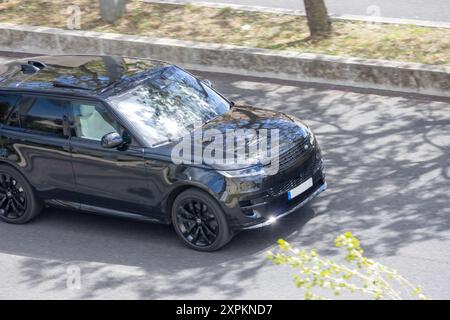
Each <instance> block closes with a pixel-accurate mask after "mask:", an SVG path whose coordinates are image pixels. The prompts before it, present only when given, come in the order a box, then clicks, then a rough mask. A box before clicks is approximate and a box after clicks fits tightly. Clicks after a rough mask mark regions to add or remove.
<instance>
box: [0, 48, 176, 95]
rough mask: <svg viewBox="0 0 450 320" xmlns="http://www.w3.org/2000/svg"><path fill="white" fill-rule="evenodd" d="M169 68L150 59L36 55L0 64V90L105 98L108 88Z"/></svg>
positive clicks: (165, 64)
mask: <svg viewBox="0 0 450 320" xmlns="http://www.w3.org/2000/svg"><path fill="white" fill-rule="evenodd" d="M165 66H169V64H167V63H165V62H162V61H159V60H152V59H142V58H132V57H120V56H98V55H59V56H38V57H33V58H25V59H19V60H14V61H11V62H9V63H6V64H3V65H0V89H13V90H27V91H40V92H42V91H49V92H52V93H63V94H75V95H88V96H100V95H101V96H103V97H105V96H107V95H108V94H107V92H108V91H111V92H112V91H114V90H110V89H111V88H114V87H117V86H121V85H122V84H125V83H127V86H129V85H130V82H131V84H132V82H133V81H134V79H136V81H137V80H138V79H139V78H141V77H139V75H142V74H146V73H147V72H151V71H152V70H156V69H159V68H163V67H165Z"/></svg>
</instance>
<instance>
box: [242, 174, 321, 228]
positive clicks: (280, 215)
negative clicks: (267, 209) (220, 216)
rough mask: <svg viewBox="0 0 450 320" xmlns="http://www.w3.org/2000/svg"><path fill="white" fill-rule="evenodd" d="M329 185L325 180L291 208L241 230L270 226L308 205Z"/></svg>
mask: <svg viewBox="0 0 450 320" xmlns="http://www.w3.org/2000/svg"><path fill="white" fill-rule="evenodd" d="M327 187H328V185H327V183H326V182H323V183H322V185H320V186H319V188H318V189H317V190H316V191H314V192H313V193H312V194H311V195H309V196H307V198H306V199H304V200H302V201H301V202H300V203H298V204H296V205H294V206H293V207H291V208H290V209H288V210H287V211H285V212H283V213H281V214H278V215H277V216H272V217H270V218H269V219H266V221H264V222H261V223H258V224H255V225H251V226H248V227H246V226H242V227H241V228H240V229H241V230H250V229H258V228H263V227H266V226H269V225H271V224H273V223H275V222H276V221H277V220H279V219H281V218H283V217H285V216H287V215H289V214H291V213H293V212H294V211H296V210H298V209H300V208H301V207H303V206H304V205H306V204H307V203H309V202H310V201H311V200H313V199H314V198H315V197H317V196H318V195H319V194H321V193H322V192H324V191H325V190H326V189H327Z"/></svg>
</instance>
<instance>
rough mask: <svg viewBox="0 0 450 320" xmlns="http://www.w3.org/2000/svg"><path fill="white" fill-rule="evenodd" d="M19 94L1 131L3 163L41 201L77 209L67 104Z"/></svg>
mask: <svg viewBox="0 0 450 320" xmlns="http://www.w3.org/2000/svg"><path fill="white" fill-rule="evenodd" d="M16 94H17V95H19V99H18V102H17V105H16V107H15V109H14V110H11V112H10V113H11V114H10V115H9V116H8V119H7V120H6V122H5V123H4V124H3V125H2V127H1V130H0V132H1V133H0V136H1V139H0V140H1V143H2V150H1V157H2V160H3V161H5V162H9V163H11V164H12V165H14V166H16V167H17V168H19V170H20V171H21V172H22V173H23V174H24V175H25V177H26V178H27V179H28V181H29V182H30V183H31V184H32V185H33V186H34V188H35V189H36V191H37V193H38V196H39V197H41V198H43V199H46V200H52V201H56V202H61V201H65V202H66V203H67V204H69V203H72V204H73V205H76V194H75V191H76V190H75V179H74V174H73V170H72V163H71V152H70V145H69V131H68V126H67V121H66V120H67V115H68V114H67V112H68V108H67V101H65V100H63V99H59V98H56V97H50V96H35V95H31V94H18V93H16Z"/></svg>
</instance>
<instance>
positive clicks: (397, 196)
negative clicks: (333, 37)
mask: <svg viewBox="0 0 450 320" xmlns="http://www.w3.org/2000/svg"><path fill="white" fill-rule="evenodd" d="M203 76H206V77H207V78H209V79H211V80H212V81H213V82H214V83H215V85H216V87H217V88H218V89H219V90H220V91H222V92H223V93H225V94H226V95H227V96H229V97H232V98H233V99H235V100H244V101H247V102H249V103H252V104H254V105H257V106H261V107H266V108H271V109H274V110H279V111H284V112H288V113H291V114H294V115H296V116H298V117H300V118H302V119H305V120H306V121H307V122H308V123H309V124H310V125H311V126H312V128H313V129H314V131H315V132H316V134H317V137H318V140H319V142H320V143H321V145H322V149H323V152H324V158H325V161H326V167H327V175H328V183H329V190H328V191H327V192H325V193H323V194H322V195H321V196H319V198H317V199H316V200H315V201H314V202H313V203H312V204H311V205H310V206H308V207H305V208H303V209H302V210H300V211H298V212H296V213H294V214H292V215H290V216H288V217H286V218H285V219H282V220H280V221H279V222H277V224H276V225H274V226H271V227H268V228H265V229H260V230H253V231H248V232H243V233H241V234H239V235H238V236H236V237H235V238H234V240H233V241H232V242H231V243H230V244H229V245H228V246H226V247H225V248H224V249H223V250H222V251H219V252H216V253H199V252H195V251H192V250H189V249H187V248H185V247H183V245H182V244H181V242H180V241H179V240H178V239H177V238H176V235H175V233H174V232H173V231H172V230H171V229H170V228H169V227H166V226H161V225H153V224H146V223H139V222H134V221H128V220H122V219H117V218H111V217H101V216H96V215H91V214H85V213H78V212H71V211H63V210H59V209H58V210H56V209H48V210H46V211H45V212H44V213H43V214H42V215H41V216H40V217H39V219H37V220H36V221H34V222H32V223H30V224H28V225H23V226H15V225H8V224H4V223H0V240H1V241H0V270H2V272H1V274H0V288H1V290H0V299H47V298H48V299H68V298H81V299H93V298H96V299H301V298H302V297H303V296H302V294H301V291H300V290H299V289H297V288H296V287H295V286H294V285H293V283H292V279H291V276H292V271H291V270H290V269H288V268H285V267H278V266H273V265H272V264H271V263H270V262H268V261H266V259H265V258H264V256H265V252H266V251H267V250H269V249H272V248H273V247H274V244H275V243H276V241H277V239H279V238H284V239H287V240H288V241H290V242H291V243H293V244H294V245H295V246H297V247H301V248H313V247H314V248H317V249H318V250H319V252H320V253H321V254H323V255H325V256H327V257H331V258H335V257H337V256H338V251H337V250H336V249H335V248H334V247H333V240H334V238H335V237H336V236H337V235H338V234H340V233H343V232H345V231H352V232H353V233H354V234H355V235H357V236H358V237H359V238H360V239H361V241H362V246H363V247H364V249H365V253H366V255H367V256H368V257H371V258H374V259H376V260H378V261H380V262H382V263H384V264H386V265H388V266H390V267H393V268H395V269H397V270H398V271H399V273H400V274H402V275H404V276H405V277H406V278H408V279H410V280H411V281H412V282H413V283H416V284H420V285H422V286H423V289H424V292H425V293H426V294H428V295H430V296H431V297H432V298H435V299H450V283H449V279H450V250H449V248H450V219H449V217H450V206H449V203H450V193H449V190H450V130H448V128H449V126H450V102H449V101H447V102H446V101H432V100H431V99H425V98H420V99H416V98H412V97H409V98H408V97H399V96H395V95H381V94H380V93H377V92H375V93H371V92H361V91H360V92H352V91H351V90H349V89H342V88H341V89H336V88H333V87H327V86H314V85H304V84H300V83H294V82H285V81H278V80H272V79H256V78H249V77H240V76H230V75H223V74H206V75H203ZM78 275H79V276H78ZM347 297H349V296H347ZM356 298H360V297H358V296H357V297H356Z"/></svg>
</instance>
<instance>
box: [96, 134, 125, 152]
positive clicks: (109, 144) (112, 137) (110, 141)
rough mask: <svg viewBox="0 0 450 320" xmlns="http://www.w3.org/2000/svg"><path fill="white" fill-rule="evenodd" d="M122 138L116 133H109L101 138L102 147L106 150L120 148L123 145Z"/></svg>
mask: <svg viewBox="0 0 450 320" xmlns="http://www.w3.org/2000/svg"><path fill="white" fill-rule="evenodd" d="M123 142H124V141H123V138H122V136H121V135H120V134H118V133H117V132H111V133H108V134H105V135H104V136H103V138H102V142H101V144H102V147H103V148H107V149H113V148H117V147H120V146H121V145H122V144H123Z"/></svg>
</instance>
